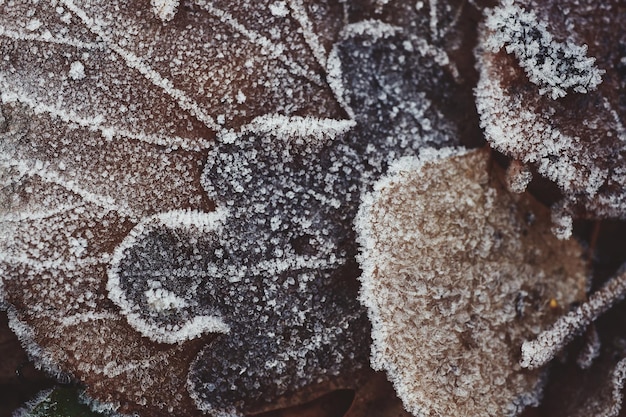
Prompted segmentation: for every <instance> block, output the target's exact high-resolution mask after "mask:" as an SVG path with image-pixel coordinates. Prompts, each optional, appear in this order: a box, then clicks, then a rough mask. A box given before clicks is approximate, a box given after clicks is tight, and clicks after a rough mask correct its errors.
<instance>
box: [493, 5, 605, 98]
mask: <svg viewBox="0 0 626 417" xmlns="http://www.w3.org/2000/svg"><path fill="white" fill-rule="evenodd" d="M485 24H486V26H487V28H488V29H489V30H490V34H489V37H488V38H487V40H486V42H485V47H486V48H487V49H490V50H491V51H492V52H497V51H498V50H500V48H502V47H505V50H506V52H507V53H509V54H514V55H515V56H516V57H517V59H518V60H519V63H520V65H521V66H522V68H524V70H525V71H526V74H527V75H528V79H529V80H530V81H531V82H533V83H535V84H537V85H538V86H539V93H540V94H546V93H548V94H550V96H551V97H552V98H553V99H557V98H560V97H564V96H565V95H566V94H567V90H568V89H573V90H574V91H575V92H577V93H586V92H588V91H590V90H595V89H596V87H597V86H598V85H599V84H600V83H601V82H602V74H604V72H605V71H604V70H601V69H598V68H597V67H596V66H595V58H593V57H587V46H586V45H582V46H578V45H576V44H574V43H573V42H571V41H567V42H565V43H562V42H558V41H556V40H554V39H553V36H552V34H551V33H550V32H549V31H548V29H547V25H546V23H545V22H542V21H539V19H538V18H537V15H536V14H535V13H534V12H527V11H525V10H524V9H522V8H521V7H520V6H518V5H516V4H513V1H512V0H509V1H506V2H505V4H504V5H503V6H502V7H497V8H495V9H494V10H493V11H491V13H489V14H488V15H487V19H486V22H485Z"/></svg>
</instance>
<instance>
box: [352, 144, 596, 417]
mask: <svg viewBox="0 0 626 417" xmlns="http://www.w3.org/2000/svg"><path fill="white" fill-rule="evenodd" d="M488 155H489V154H488V152H485V151H458V150H455V149H443V150H441V151H432V152H426V151H422V153H421V155H420V157H419V159H415V158H406V159H403V160H401V161H399V162H398V163H397V164H396V165H394V166H393V167H392V168H391V173H390V174H389V175H388V176H386V177H385V178H383V179H382V180H380V181H379V182H378V183H377V184H376V186H375V191H374V192H373V193H371V194H369V195H367V196H366V197H365V198H364V200H363V205H362V207H361V210H360V212H359V215H358V217H357V220H356V224H357V229H358V233H359V241H360V244H361V247H362V253H361V255H360V263H361V266H362V268H363V275H362V277H361V281H362V294H361V301H362V302H363V304H364V305H366V306H367V308H368V311H369V317H370V320H371V322H372V327H373V329H372V337H373V340H374V342H373V346H372V351H373V352H372V366H373V367H374V368H375V369H380V370H386V371H387V374H388V375H389V377H390V379H391V381H392V382H393V383H394V386H395V388H396V391H397V392H398V395H399V396H400V398H401V399H402V400H403V402H404V405H405V407H406V408H407V409H408V410H409V411H410V412H412V413H413V414H414V415H416V416H449V415H467V416H478V415H481V416H485V415H489V416H503V415H507V416H514V415H517V414H519V413H520V412H521V411H522V410H523V409H524V408H525V407H526V406H529V405H537V404H538V401H539V398H540V394H541V388H542V385H543V378H544V372H543V371H542V370H537V371H533V372H531V371H528V370H524V369H522V368H521V367H520V365H519V363H518V362H519V359H520V346H521V344H522V342H523V340H524V339H526V338H528V337H529V336H531V335H537V334H538V333H539V332H540V331H541V330H543V329H545V328H547V326H548V325H549V324H550V323H552V322H554V320H555V319H556V317H557V315H558V314H559V313H560V311H561V310H562V309H567V308H568V306H569V305H570V304H571V303H573V302H577V301H580V300H582V299H584V296H585V287H586V273H585V266H584V263H583V261H582V259H581V249H580V247H579V245H578V244H577V243H576V242H574V241H559V240H557V239H556V238H555V237H554V236H552V235H551V233H550V230H549V214H548V213H547V210H546V209H545V208H544V207H542V206H541V205H539V204H538V203H537V202H535V201H534V200H533V199H532V198H531V197H529V196H528V195H513V194H510V193H509V192H508V191H507V190H506V188H505V187H504V186H503V184H501V182H500V181H499V179H498V176H497V175H495V171H493V169H490V166H489V156H488Z"/></svg>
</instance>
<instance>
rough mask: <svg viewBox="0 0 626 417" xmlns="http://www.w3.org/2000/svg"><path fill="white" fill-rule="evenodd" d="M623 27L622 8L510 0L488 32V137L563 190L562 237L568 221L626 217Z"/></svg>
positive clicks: (482, 55)
mask: <svg viewBox="0 0 626 417" xmlns="http://www.w3.org/2000/svg"><path fill="white" fill-rule="evenodd" d="M625 20H626V9H624V6H623V3H622V2H621V1H619V0H611V1H606V2H602V3H601V4H599V3H597V2H595V1H582V2H579V3H578V4H576V5H575V6H574V5H572V4H571V3H570V2H568V1H564V0H551V1H533V0H523V1H516V2H515V3H513V2H511V1H509V0H506V1H503V2H502V4H501V5H500V6H498V7H497V8H495V9H494V10H492V11H491V12H490V13H488V16H487V21H486V24H485V26H484V28H483V31H482V35H481V38H480V45H481V47H480V48H478V49H477V58H478V69H479V71H480V81H479V83H478V87H477V88H476V101H477V107H478V111H479V113H480V115H481V122H482V126H483V128H484V130H485V136H486V138H487V140H488V141H489V143H490V145H491V146H492V147H494V148H495V149H497V150H498V151H501V152H503V153H505V154H506V155H508V156H511V157H513V158H514V159H516V160H519V161H521V162H522V163H525V164H531V165H534V166H535V167H536V169H537V171H538V172H539V173H540V174H541V175H543V176H545V177H546V178H548V179H549V180H551V181H553V182H554V183H556V184H557V185H558V186H559V187H560V189H561V190H562V191H563V193H564V195H565V198H564V201H563V202H562V204H561V205H560V210H561V212H562V214H559V215H558V216H557V217H558V218H559V219H561V226H558V225H557V226H558V228H560V229H561V231H560V232H559V234H560V235H561V236H563V237H566V236H568V235H569V234H571V227H570V228H569V229H568V228H567V227H565V228H564V227H563V225H566V224H567V223H569V224H571V220H569V221H566V220H565V219H566V217H568V216H569V217H571V216H574V217H587V218H607V217H617V218H624V217H625V216H626V194H625V193H624V190H626V145H625V143H626V142H625V140H626V128H625V127H624V123H625V117H626V96H625V94H626V93H625V91H626V77H625V75H624V74H626V72H625V71H624V68H625V61H624V57H626V35H625V34H624V31H623V30H622V29H621V28H622V27H623V22H624V21H625ZM529 81H530V83H529ZM533 83H534V84H533ZM544 92H547V93H549V94H548V95H547V96H546V95H542V94H543V93H544ZM565 94H567V96H565ZM564 96H565V97H564Z"/></svg>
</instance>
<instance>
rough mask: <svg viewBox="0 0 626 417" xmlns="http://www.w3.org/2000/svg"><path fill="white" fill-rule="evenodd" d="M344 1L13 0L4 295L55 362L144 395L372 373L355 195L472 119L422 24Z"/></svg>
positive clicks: (327, 383)
mask: <svg viewBox="0 0 626 417" xmlns="http://www.w3.org/2000/svg"><path fill="white" fill-rule="evenodd" d="M168 8H169V9H168ZM174 8H176V12H175V13H174V12H173V10H174ZM167 10H169V11H170V12H171V13H174V14H173V17H172V15H171V13H169V12H167ZM166 12H167V13H166ZM343 13H344V10H343V7H342V5H341V4H339V3H334V2H327V1H323V0H320V1H319V2H312V1H298V0H293V1H285V2H282V1H267V2H265V1H261V2H257V1H255V2H243V1H241V2H232V1H228V2H221V1H213V2H208V1H202V0H198V1H195V2H190V1H187V2H180V3H179V2H176V1H152V2H148V1H145V2H143V3H142V2H139V3H132V4H126V3H124V2H104V3H103V2H89V1H85V2H78V1H71V0H64V1H60V2H58V1H51V2H50V3H43V2H42V3H32V2H26V1H23V2H19V1H18V2H4V3H1V4H0V36H1V37H0V53H1V54H2V56H3V57H4V59H3V60H2V61H0V93H1V94H2V99H3V103H4V105H3V108H2V109H3V112H4V113H3V114H4V120H5V122H2V123H0V126H2V127H3V128H4V129H6V131H5V132H3V134H2V139H1V141H0V146H1V148H0V157H1V160H0V162H1V163H2V165H1V166H2V171H1V172H0V174H1V176H2V181H3V185H4V187H5V188H4V189H3V191H2V193H1V194H0V197H1V198H2V200H1V201H0V202H1V205H0V207H1V210H2V211H1V213H0V215H1V216H2V217H1V221H0V227H1V228H2V233H1V234H0V236H1V240H0V272H1V274H0V276H1V277H2V281H0V294H1V296H2V301H3V303H6V306H7V309H8V312H9V315H10V317H11V322H12V327H13V330H14V331H15V332H16V333H17V334H18V336H19V337H20V338H21V340H22V343H23V344H24V345H25V346H27V348H28V349H29V351H30V354H31V355H32V357H33V358H34V359H35V361H36V362H37V363H38V364H39V365H40V366H42V367H44V368H45V369H47V370H48V371H50V372H53V373H55V374H56V375H57V376H59V377H61V378H73V379H76V380H79V381H81V382H82V383H84V384H85V385H86V390H87V393H88V394H89V395H91V396H92V397H94V398H95V399H97V400H98V401H99V402H102V403H104V404H106V405H107V406H109V407H110V408H118V409H119V410H120V411H122V412H125V413H126V412H128V413H130V412H140V413H144V414H148V415H193V414H194V413H197V412H198V411H197V409H198V408H199V409H201V410H204V411H209V410H210V411H213V412H214V413H217V414H219V413H231V414H240V413H243V412H250V413H253V412H260V411H263V410H266V409H269V408H273V407H277V406H278V405H279V403H280V405H281V406H285V405H289V403H290V402H293V401H299V400H300V399H301V398H303V397H302V395H301V393H303V392H313V391H316V390H317V391H322V390H324V389H329V387H332V388H342V387H352V386H353V385H354V384H355V383H356V378H355V375H356V374H358V372H359V370H360V369H362V368H363V367H365V366H366V364H367V355H368V349H369V339H368V338H369V324H368V322H367V318H366V316H365V313H364V309H363V308H362V307H361V306H360V305H359V303H358V301H357V290H358V282H357V279H356V276H357V274H358V267H357V265H356V262H355V259H354V257H355V254H356V244H355V241H354V231H353V230H352V220H353V218H354V215H355V213H356V211H357V208H358V204H359V196H360V194H361V192H363V191H365V190H367V189H369V188H370V187H371V184H372V182H373V181H374V180H375V179H377V178H378V177H379V176H380V175H381V174H382V173H384V172H385V170H386V169H387V165H388V163H389V161H391V160H393V159H395V158H398V157H402V156H406V155H416V154H418V153H419V149H420V148H421V147H423V146H424V145H425V144H428V145H429V146H443V145H453V144H457V143H458V141H459V140H464V138H468V137H469V138H470V139H471V136H472V135H471V134H469V133H467V130H468V125H471V124H472V122H473V121H475V120H476V119H475V118H472V116H475V115H474V113H471V112H470V113H469V114H470V116H469V117H468V116H467V112H466V111H465V110H463V111H460V108H459V106H458V103H462V102H465V101H464V100H466V99H467V97H468V95H467V86H464V87H459V86H458V84H457V83H456V82H455V77H454V74H453V72H451V71H450V68H449V66H448V65H447V63H444V62H443V61H442V60H441V55H440V54H438V53H436V52H437V51H436V48H435V49H433V48H431V47H430V43H429V41H428V39H427V36H426V35H424V36H418V34H416V33H417V32H418V31H417V29H416V30H412V32H411V34H407V33H406V31H405V30H403V29H402V26H400V27H398V26H394V25H390V24H389V23H385V22H381V21H377V20H371V19H370V20H366V21H363V22H360V23H350V24H349V25H347V26H346V27H345V28H344V27H343V25H344V23H345V22H346V21H349V19H347V18H346V16H345V15H344V14H343ZM170 18H171V20H168V19H170ZM392 23H393V22H392ZM458 97H462V98H461V99H457V98H458ZM470 139H468V140H470ZM215 207H217V209H216V210H215V211H214V209H215Z"/></svg>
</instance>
